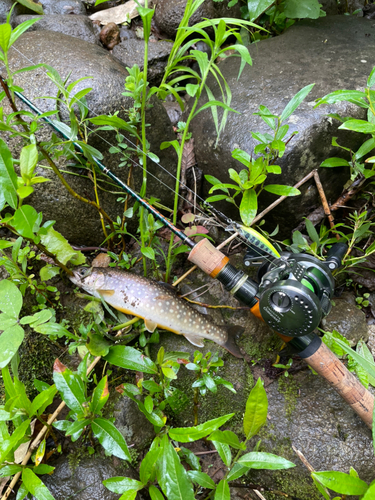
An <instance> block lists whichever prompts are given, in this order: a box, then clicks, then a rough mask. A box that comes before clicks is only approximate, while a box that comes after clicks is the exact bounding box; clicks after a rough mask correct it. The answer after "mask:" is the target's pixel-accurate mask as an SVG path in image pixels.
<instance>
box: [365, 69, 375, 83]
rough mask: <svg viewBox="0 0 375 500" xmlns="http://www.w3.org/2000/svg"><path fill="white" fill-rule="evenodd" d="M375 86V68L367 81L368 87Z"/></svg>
mask: <svg viewBox="0 0 375 500" xmlns="http://www.w3.org/2000/svg"><path fill="white" fill-rule="evenodd" d="M374 85H375V66H374V67H373V68H372V70H371V73H370V76H369V77H368V79H367V87H368V88H371V87H373V86H374Z"/></svg>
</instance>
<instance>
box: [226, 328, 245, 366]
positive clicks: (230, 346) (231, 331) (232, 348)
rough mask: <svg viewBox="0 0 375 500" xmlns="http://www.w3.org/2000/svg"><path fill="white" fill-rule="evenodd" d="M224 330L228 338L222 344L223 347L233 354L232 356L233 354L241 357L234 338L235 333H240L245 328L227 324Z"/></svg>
mask: <svg viewBox="0 0 375 500" xmlns="http://www.w3.org/2000/svg"><path fill="white" fill-rule="evenodd" d="M226 330H227V333H228V338H227V341H226V342H225V344H223V345H222V346H223V347H225V349H226V350H227V351H229V352H230V353H231V354H233V356H235V357H236V358H243V355H242V354H241V351H240V350H239V348H238V346H237V344H236V342H235V340H234V339H235V337H236V336H237V335H240V334H242V333H243V332H244V330H245V329H244V328H243V327H242V326H238V325H234V326H227V327H226Z"/></svg>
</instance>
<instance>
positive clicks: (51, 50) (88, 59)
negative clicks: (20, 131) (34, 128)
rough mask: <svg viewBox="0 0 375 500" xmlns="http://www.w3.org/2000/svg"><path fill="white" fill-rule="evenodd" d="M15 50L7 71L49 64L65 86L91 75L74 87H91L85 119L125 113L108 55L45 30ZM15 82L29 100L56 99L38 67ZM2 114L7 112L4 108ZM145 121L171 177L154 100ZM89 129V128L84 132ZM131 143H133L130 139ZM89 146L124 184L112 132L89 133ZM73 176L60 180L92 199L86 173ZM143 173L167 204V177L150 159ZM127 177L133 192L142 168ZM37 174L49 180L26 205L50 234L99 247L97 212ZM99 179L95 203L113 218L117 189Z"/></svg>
mask: <svg viewBox="0 0 375 500" xmlns="http://www.w3.org/2000/svg"><path fill="white" fill-rule="evenodd" d="M36 46H38V51H35V47H36ZM16 48H17V50H18V51H20V52H17V51H15V50H13V49H12V50H11V53H10V64H11V67H12V68H13V70H15V69H18V68H21V67H24V66H26V65H30V64H36V63H41V62H43V63H47V64H49V65H51V66H54V67H55V68H56V69H57V71H59V73H60V74H61V75H62V77H63V78H66V77H67V76H68V74H69V73H70V72H71V76H70V80H69V81H70V82H72V81H75V80H77V79H78V78H81V77H84V76H92V77H93V79H91V80H85V81H83V82H81V83H80V84H79V85H78V86H77V87H76V89H77V91H78V90H80V89H82V88H85V87H92V89H93V90H92V92H91V93H90V94H88V95H87V103H88V107H89V109H90V116H95V115H99V114H111V113H112V114H113V113H115V112H117V111H120V114H119V116H120V117H122V118H125V119H126V113H125V111H126V110H127V109H128V108H129V107H130V106H132V100H131V99H130V98H126V97H124V96H122V95H121V93H122V92H123V91H124V81H125V78H126V77H127V76H128V73H127V71H126V69H125V68H124V67H123V66H122V65H121V64H119V63H118V62H117V61H116V60H114V59H113V58H112V57H111V55H110V54H108V51H106V50H104V49H102V48H101V47H98V46H97V45H94V44H91V43H88V42H84V41H83V40H78V39H77V38H73V37H70V36H67V35H59V36H56V33H53V32H50V31H44V32H41V31H35V32H31V33H25V34H24V35H23V36H22V37H21V38H20V39H19V40H18V41H17V43H16ZM25 58H27V59H25ZM30 61H32V63H31V62H30ZM16 84H17V85H19V86H21V87H22V88H23V89H24V94H25V96H27V97H28V98H29V99H30V100H31V101H34V100H35V98H36V97H40V96H47V95H54V96H55V95H56V88H55V87H54V85H53V84H52V82H51V81H50V79H49V78H48V77H47V76H46V72H45V70H44V69H41V68H39V69H37V70H35V71H32V72H27V73H20V74H19V75H17V78H16ZM18 104H19V106H20V107H21V108H22V107H23V106H24V105H22V104H21V103H18ZM36 105H37V106H38V107H39V108H40V109H41V110H42V111H47V110H50V109H54V107H55V104H54V101H52V100H47V99H39V100H37V101H36ZM5 112H8V113H9V112H10V110H9V108H8V109H6V110H5ZM65 118H66V116H65V115H64V114H62V119H65ZM147 122H148V123H150V124H151V126H150V127H148V128H147V132H148V135H147V137H148V141H149V142H150V145H151V151H153V152H155V153H156V154H158V156H159V157H160V163H161V165H162V166H163V167H164V168H165V169H166V170H167V172H172V173H173V172H174V169H175V160H174V153H173V152H172V151H171V150H164V151H160V144H161V143H162V142H163V141H170V140H173V139H174V138H175V135H174V133H173V129H172V126H171V124H170V121H169V119H168V115H167V113H166V112H165V110H164V108H163V106H162V104H161V103H160V102H159V101H157V100H156V99H155V100H154V101H153V106H152V107H151V109H150V110H149V111H148V113H147ZM93 128H94V127H93V126H90V129H93ZM51 133H52V131H51V129H50V128H49V127H48V126H46V127H44V130H43V132H42V133H41V134H40V137H38V138H39V139H40V140H48V139H49V138H50V136H51ZM1 136H2V137H5V140H8V136H7V134H4V133H2V134H1ZM132 142H133V143H134V140H132ZM8 143H9V145H10V146H11V147H12V151H13V154H14V156H15V157H16V158H18V155H19V142H18V141H16V140H9V141H8ZM90 144H92V146H94V147H95V148H97V149H99V150H100V151H102V152H103V154H104V160H103V163H104V165H106V166H107V167H108V168H110V169H111V170H112V171H113V172H114V173H115V174H116V175H118V176H119V177H120V178H122V179H123V180H124V181H126V179H127V176H128V169H127V168H118V164H119V163H120V161H121V158H120V157H119V155H115V154H110V153H109V152H108V149H109V147H110V146H112V145H113V144H116V140H115V137H114V134H112V133H108V132H107V133H106V132H100V135H95V134H93V135H91V136H90ZM58 163H59V167H60V168H61V169H62V170H67V165H66V162H65V161H64V160H63V158H61V157H60V159H59V162H58ZM73 172H74V173H75V174H77V173H78V174H79V175H78V176H77V175H69V174H66V173H64V175H65V178H66V180H67V181H68V182H69V184H70V185H71V186H72V187H73V188H74V189H75V191H76V192H78V193H80V194H81V195H83V196H85V197H86V198H90V199H92V200H94V199H95V195H94V192H93V190H92V182H91V181H90V180H89V179H87V171H85V170H82V169H80V170H78V172H77V169H73ZM149 172H150V176H149V184H148V191H147V193H148V194H150V195H151V194H153V195H155V194H156V195H157V196H158V197H159V198H160V199H161V200H162V203H164V204H169V203H170V202H171V200H172V194H171V193H172V191H171V189H172V190H173V186H174V180H173V178H172V177H170V176H169V175H168V173H166V172H165V171H163V170H161V169H160V167H159V166H157V165H155V164H154V163H152V162H151V161H150V162H149ZM133 173H134V183H135V189H136V190H139V189H140V185H141V178H142V170H141V168H140V167H139V166H138V162H135V164H134V168H133ZM40 174H41V175H44V176H46V177H49V178H50V179H51V181H52V182H48V183H45V184H40V185H37V186H36V190H35V193H34V194H33V195H32V196H31V197H30V198H28V199H27V203H30V204H31V205H33V206H34V207H35V208H36V210H38V211H41V212H43V216H44V220H56V225H55V227H56V230H58V231H60V232H61V233H62V234H64V236H65V237H66V238H68V239H69V240H70V241H71V242H72V243H78V244H86V245H89V246H90V245H98V244H100V243H101V241H103V239H104V237H103V233H102V230H101V224H100V219H99V216H98V213H97V211H96V210H95V209H93V208H92V207H90V206H88V205H86V204H84V203H82V202H80V201H79V200H77V199H75V198H73V197H72V196H71V195H70V194H69V193H68V192H67V191H66V189H65V188H64V187H63V186H62V185H61V184H60V182H58V181H57V179H56V178H55V175H54V174H53V173H52V172H51V171H50V170H46V169H41V170H40ZM104 180H105V179H104V178H102V181H101V182H102V184H101V187H103V188H104V190H100V191H99V198H100V201H101V205H102V207H103V208H104V210H105V211H106V212H107V213H108V214H109V215H110V216H111V217H112V218H114V220H116V216H117V215H121V214H122V211H123V204H122V203H117V202H116V200H117V198H118V197H119V195H120V194H121V190H120V188H118V187H117V186H115V187H114V186H113V185H111V184H103V181H104ZM107 181H108V178H107ZM110 191H115V192H116V194H111V193H110ZM131 229H132V228H130V230H131ZM135 229H136V226H135V225H133V230H135Z"/></svg>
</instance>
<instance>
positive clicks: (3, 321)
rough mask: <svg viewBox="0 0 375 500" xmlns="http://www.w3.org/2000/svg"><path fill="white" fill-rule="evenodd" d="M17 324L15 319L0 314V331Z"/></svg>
mask: <svg viewBox="0 0 375 500" xmlns="http://www.w3.org/2000/svg"><path fill="white" fill-rule="evenodd" d="M17 323H18V319H17V318H14V317H13V316H8V315H7V314H5V313H3V314H0V331H4V330H7V329H8V328H10V327H11V326H14V325H16V324H17Z"/></svg>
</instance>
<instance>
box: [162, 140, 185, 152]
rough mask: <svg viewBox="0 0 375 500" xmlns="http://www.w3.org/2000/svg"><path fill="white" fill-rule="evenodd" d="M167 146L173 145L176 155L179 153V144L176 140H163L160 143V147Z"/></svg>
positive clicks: (164, 147) (165, 147)
mask: <svg viewBox="0 0 375 500" xmlns="http://www.w3.org/2000/svg"><path fill="white" fill-rule="evenodd" d="M169 146H173V147H174V149H175V151H176V153H177V155H179V154H180V150H181V146H180V143H179V142H178V141H164V142H162V143H161V144H160V149H167V148H169Z"/></svg>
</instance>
